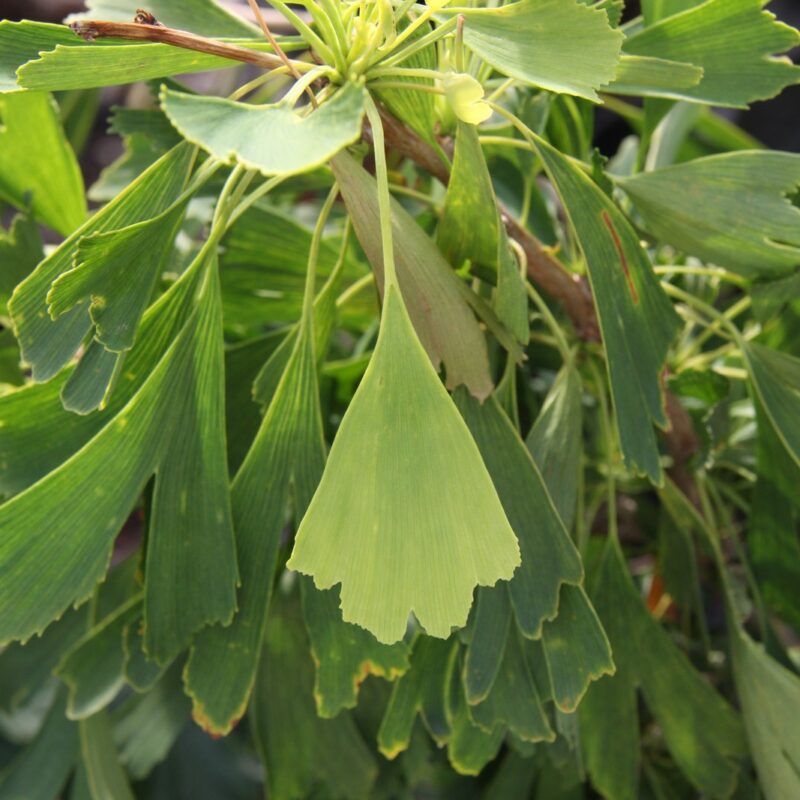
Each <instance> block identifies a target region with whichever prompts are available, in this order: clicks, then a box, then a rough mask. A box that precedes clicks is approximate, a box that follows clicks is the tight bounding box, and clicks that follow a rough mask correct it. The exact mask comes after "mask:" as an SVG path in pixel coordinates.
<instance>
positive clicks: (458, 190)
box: [437, 121, 529, 344]
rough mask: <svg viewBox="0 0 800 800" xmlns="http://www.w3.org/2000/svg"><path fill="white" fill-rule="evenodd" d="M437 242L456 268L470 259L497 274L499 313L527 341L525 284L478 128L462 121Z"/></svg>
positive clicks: (518, 335)
mask: <svg viewBox="0 0 800 800" xmlns="http://www.w3.org/2000/svg"><path fill="white" fill-rule="evenodd" d="M437 243H438V245H439V247H440V248H441V249H442V252H443V253H444V255H445V256H446V258H447V259H448V261H449V262H450V263H451V264H452V265H453V266H454V267H456V268H458V267H460V266H461V265H462V264H463V263H464V262H465V261H469V262H471V263H472V264H473V265H474V266H476V267H484V268H487V269H489V270H491V271H492V272H493V273H494V275H495V282H496V284H497V291H496V294H495V309H496V311H497V315H498V316H499V317H500V319H501V320H502V321H503V322H504V323H505V324H506V325H507V326H508V327H509V329H510V330H511V331H512V332H513V333H514V335H515V336H516V337H517V339H518V340H519V341H520V342H522V343H523V344H526V343H527V341H528V336H529V330H528V297H527V294H526V291H525V284H524V282H523V280H522V278H521V277H520V274H519V268H518V267H517V263H516V259H515V258H514V256H513V255H512V254H511V252H510V248H509V242H508V235H507V234H506V230H505V227H504V225H503V223H502V221H501V219H500V212H499V210H498V209H497V201H496V199H495V193H494V187H493V186H492V178H491V175H490V174H489V168H488V166H487V164H486V159H485V158H484V155H483V150H482V149H481V145H480V142H479V141H478V131H477V128H475V126H474V125H468V124H466V123H464V122H461V121H459V123H458V128H457V132H456V146H455V152H454V154H453V168H452V171H451V176H450V182H449V183H448V185H447V194H446V195H445V204H444V211H443V214H442V221H441V223H440V224H439V229H438V232H437Z"/></svg>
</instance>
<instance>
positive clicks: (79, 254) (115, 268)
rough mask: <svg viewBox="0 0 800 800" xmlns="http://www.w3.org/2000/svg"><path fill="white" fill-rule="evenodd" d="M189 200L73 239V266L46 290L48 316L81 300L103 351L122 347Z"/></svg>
mask: <svg viewBox="0 0 800 800" xmlns="http://www.w3.org/2000/svg"><path fill="white" fill-rule="evenodd" d="M187 202H188V201H183V202H178V203H176V204H174V205H173V206H171V207H170V208H168V209H167V210H166V211H165V212H164V213H163V214H159V215H158V216H157V217H153V218H152V219H148V220H145V221H144V222H139V223H136V224H134V225H130V226H128V227H127V228H122V229H120V230H115V231H110V232H109V233H96V234H93V235H91V236H87V237H85V238H83V239H81V240H80V241H79V242H78V248H77V250H76V252H75V266H74V267H73V268H72V269H71V270H68V271H67V272H63V273H62V274H61V275H60V276H59V277H58V278H57V279H56V280H55V281H53V285H52V286H51V288H50V291H49V292H48V294H47V302H48V303H49V312H50V315H51V317H53V319H57V318H58V317H59V316H60V315H61V314H63V313H65V312H67V311H69V310H70V309H71V308H73V307H74V306H76V305H78V304H79V303H82V302H84V301H85V300H87V299H88V300H90V303H89V315H90V316H91V318H92V322H93V323H94V325H95V332H94V336H95V338H96V339H97V340H98V341H99V342H101V343H102V344H103V345H104V347H105V348H106V349H107V350H112V351H116V352H118V351H121V350H127V349H129V348H130V347H131V345H132V344H133V338H134V335H135V334H136V328H137V327H138V325H139V321H140V320H141V317H142V314H144V311H145V309H146V308H147V304H148V303H149V302H150V300H151V297H152V294H153V289H154V287H155V284H156V280H157V279H158V278H159V276H160V274H161V272H162V271H163V270H164V268H165V267H166V264H167V262H168V260H169V258H170V257H171V256H172V242H173V240H174V239H175V235H176V233H177V231H178V228H179V226H180V224H181V221H182V220H183V214H184V212H185V210H186V204H187Z"/></svg>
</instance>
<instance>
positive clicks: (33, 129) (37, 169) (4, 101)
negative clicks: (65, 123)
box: [0, 92, 86, 236]
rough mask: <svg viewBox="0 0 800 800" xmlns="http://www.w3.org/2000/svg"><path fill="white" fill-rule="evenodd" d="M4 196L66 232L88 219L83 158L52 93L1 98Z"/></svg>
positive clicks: (0, 183) (0, 178)
mask: <svg viewBox="0 0 800 800" xmlns="http://www.w3.org/2000/svg"><path fill="white" fill-rule="evenodd" d="M0 200H4V201H6V202H7V203H11V204H12V205H14V206H16V207H17V208H20V209H24V210H27V209H28V208H30V211H31V213H32V214H33V216H34V217H35V218H36V219H37V220H38V221H39V222H42V223H44V224H45V225H48V226H49V227H51V228H53V229H54V230H56V231H58V233H60V234H62V235H65V236H66V235H67V234H69V233H71V232H72V231H73V230H74V229H75V228H77V227H78V226H79V225H80V224H81V223H82V222H83V220H84V219H85V217H86V200H85V199H84V196H83V178H82V176H81V171H80V168H79V167H78V161H77V159H76V158H75V154H74V153H73V151H72V148H71V147H70V145H69V142H68V141H67V138H66V136H65V135H64V130H63V128H62V127H61V122H60V120H59V116H58V108H57V106H56V104H55V102H54V101H53V99H52V98H51V97H50V95H48V94H43V93H40V92H25V93H15V94H6V95H3V96H1V97H0Z"/></svg>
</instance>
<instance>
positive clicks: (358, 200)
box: [331, 153, 492, 398]
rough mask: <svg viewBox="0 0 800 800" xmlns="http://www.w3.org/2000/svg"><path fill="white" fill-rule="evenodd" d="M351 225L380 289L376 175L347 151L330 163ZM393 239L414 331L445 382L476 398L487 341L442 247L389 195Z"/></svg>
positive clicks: (486, 381) (482, 393)
mask: <svg viewBox="0 0 800 800" xmlns="http://www.w3.org/2000/svg"><path fill="white" fill-rule="evenodd" d="M331 167H332V168H333V171H334V174H335V175H336V180H337V181H338V183H339V187H340V188H341V190H342V197H343V198H344V201H345V203H346V205H347V209H348V211H349V212H350V218H351V219H352V221H353V228H354V230H355V232H356V235H357V236H358V240H359V242H360V243H361V246H362V247H363V248H364V252H365V253H366V255H367V258H368V259H369V261H370V263H371V264H372V266H373V268H374V270H375V277H376V281H377V283H378V287H379V288H380V289H381V291H383V252H382V248H381V236H380V230H381V228H380V218H379V214H378V203H377V197H378V190H377V186H376V183H375V179H374V178H373V177H372V176H371V175H369V174H368V173H367V172H366V170H364V169H363V168H362V167H361V166H360V165H359V164H357V163H356V162H355V160H354V159H353V158H351V157H350V156H349V155H348V154H347V153H341V154H339V155H338V156H337V157H336V158H335V159H333V161H332V163H331ZM391 208H392V240H393V242H394V256H395V263H396V268H397V277H398V280H399V283H400V288H401V290H402V292H403V302H404V303H405V306H406V308H407V309H408V313H409V315H410V317H411V320H412V322H413V324H414V330H415V331H416V333H417V336H419V339H420V341H421V342H422V345H423V347H424V348H425V350H426V352H427V353H428V355H429V357H430V359H431V361H432V362H433V364H434V366H435V367H436V368H437V369H438V368H439V365H440V364H441V363H444V367H445V372H446V377H447V386H448V387H449V388H455V387H456V386H458V385H460V384H462V383H463V384H464V385H465V386H467V387H468V388H469V390H470V391H471V392H472V393H473V394H474V395H475V396H476V397H481V398H484V397H487V396H488V395H489V393H490V392H491V390H492V379H491V375H490V374H489V357H488V354H487V351H486V341H485V338H484V335H483V332H482V331H481V329H480V327H479V326H478V324H477V322H476V320H475V317H474V315H473V313H472V311H471V310H470V308H469V305H468V302H469V301H468V300H467V299H465V293H467V294H471V293H470V292H469V290H468V288H467V287H465V286H464V285H463V283H462V282H461V280H460V279H459V278H458V277H457V276H456V275H455V273H454V272H453V269H452V267H451V266H450V265H449V264H448V263H447V261H445V259H444V258H443V257H442V254H441V251H440V250H439V248H438V247H436V245H435V244H434V243H433V242H432V241H431V239H430V237H429V236H428V235H427V234H426V233H425V232H424V231H423V230H422V229H421V228H420V226H419V225H418V224H417V223H416V222H415V221H414V219H412V217H411V216H410V215H409V214H408V213H407V212H406V211H405V210H404V209H403V207H402V206H401V205H400V204H399V203H398V202H397V201H395V200H394V199H392V204H391Z"/></svg>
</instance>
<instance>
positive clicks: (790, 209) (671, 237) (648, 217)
mask: <svg viewBox="0 0 800 800" xmlns="http://www.w3.org/2000/svg"><path fill="white" fill-rule="evenodd" d="M619 184H620V185H621V186H622V187H623V188H624V189H625V191H626V192H627V193H628V194H629V195H630V196H631V198H632V199H633V201H634V203H635V204H636V208H637V210H638V211H639V213H640V214H641V215H642V217H643V218H644V221H645V224H646V225H647V227H648V228H649V229H650V230H651V231H652V232H653V233H654V234H655V235H656V236H657V237H658V238H659V239H660V240H661V241H664V242H669V243H670V244H672V245H674V246H676V247H678V248H680V249H681V250H683V251H684V252H686V253H688V254H690V255H694V256H698V257H700V258H702V259H704V260H706V261H711V262H712V263H715V264H720V265H722V266H726V267H730V268H731V269H735V270H736V271H737V272H741V273H742V274H743V275H746V276H749V277H756V276H760V275H764V274H770V273H785V272H787V271H788V270H790V269H792V268H794V267H795V266H796V265H797V264H798V263H800V233H798V231H800V209H798V208H796V207H795V206H793V205H792V204H791V203H790V202H789V201H788V199H787V197H786V195H787V194H790V193H792V192H793V191H794V190H795V188H796V187H797V186H798V184H800V156H798V155H795V154H792V153H777V152H769V151H752V152H747V151H740V152H736V153H725V154H723V155H718V156H709V157H707V158H697V159H694V160H692V161H689V162H687V163H685V164H677V165H675V166H671V167H664V168H663V169H658V170H655V171H653V172H642V173H639V174H638V175H634V176H632V177H629V178H620V179H619Z"/></svg>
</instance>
